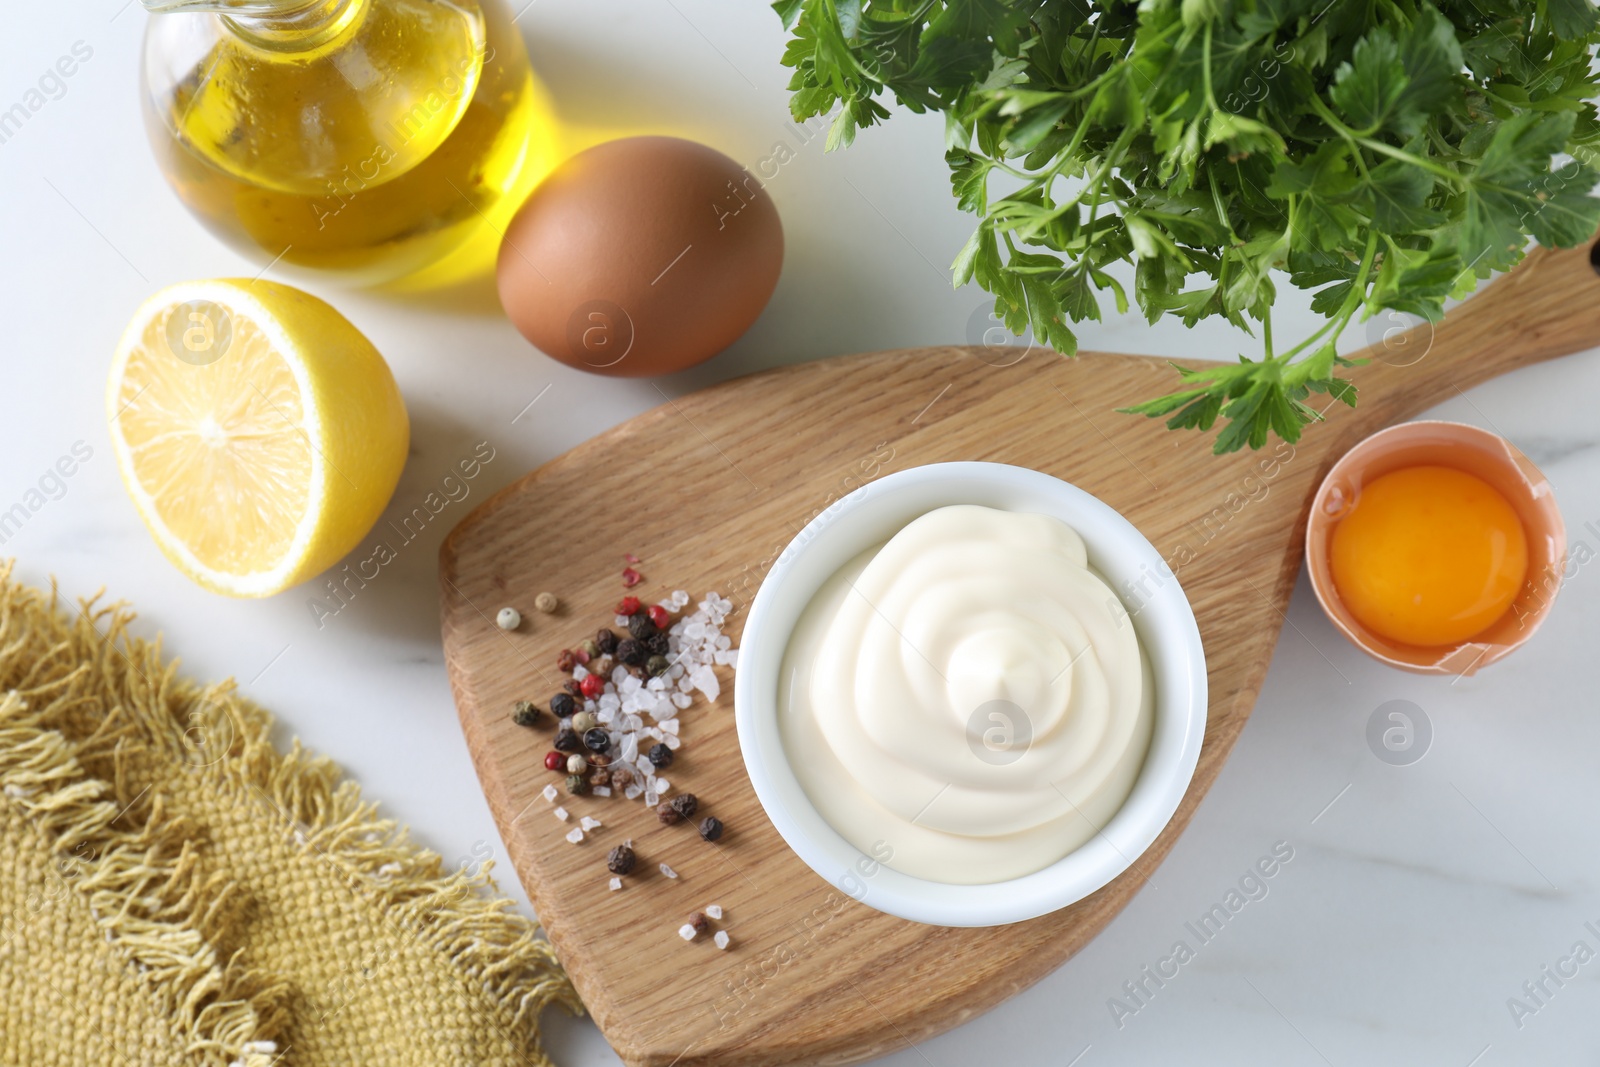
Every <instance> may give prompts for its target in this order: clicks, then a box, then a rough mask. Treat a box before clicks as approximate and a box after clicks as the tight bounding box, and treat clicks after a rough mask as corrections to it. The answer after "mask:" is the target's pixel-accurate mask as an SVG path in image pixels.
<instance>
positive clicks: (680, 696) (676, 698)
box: [672, 693, 694, 709]
mask: <svg viewBox="0 0 1600 1067" xmlns="http://www.w3.org/2000/svg"><path fill="white" fill-rule="evenodd" d="M692 703H694V701H693V700H691V699H690V697H689V694H688V693H673V694H672V706H673V707H675V708H680V709H681V708H686V707H688V706H689V705H690V704H692Z"/></svg>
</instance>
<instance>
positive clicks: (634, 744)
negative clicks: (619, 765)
mask: <svg viewBox="0 0 1600 1067" xmlns="http://www.w3.org/2000/svg"><path fill="white" fill-rule="evenodd" d="M638 758H639V740H638V738H636V737H634V736H633V734H632V733H625V734H623V735H622V762H624V763H632V762H633V761H634V760H636V759H638Z"/></svg>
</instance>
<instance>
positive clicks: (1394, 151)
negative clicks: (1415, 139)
mask: <svg viewBox="0 0 1600 1067" xmlns="http://www.w3.org/2000/svg"><path fill="white" fill-rule="evenodd" d="M1355 140H1356V143H1357V144H1359V145H1361V146H1362V147H1364V148H1370V149H1372V150H1373V151H1374V152H1377V153H1379V154H1381V155H1385V156H1389V157H1390V158H1392V159H1398V160H1400V161H1401V162H1403V163H1409V164H1411V165H1412V166H1413V167H1421V168H1422V169H1423V170H1425V171H1429V172H1430V173H1433V174H1437V175H1438V176H1439V177H1441V178H1443V179H1444V180H1445V181H1448V182H1450V183H1452V184H1454V185H1463V184H1465V179H1464V178H1463V176H1462V175H1460V174H1458V173H1456V172H1455V171H1453V170H1451V169H1450V168H1449V167H1446V166H1443V165H1441V164H1438V163H1435V162H1434V161H1433V160H1431V159H1425V158H1423V157H1422V156H1418V155H1413V154H1412V153H1410V152H1407V151H1404V150H1403V149H1399V148H1395V147H1394V146H1392V145H1386V144H1384V143H1383V142H1382V141H1375V140H1373V139H1372V138H1371V137H1357V138H1356V139H1355Z"/></svg>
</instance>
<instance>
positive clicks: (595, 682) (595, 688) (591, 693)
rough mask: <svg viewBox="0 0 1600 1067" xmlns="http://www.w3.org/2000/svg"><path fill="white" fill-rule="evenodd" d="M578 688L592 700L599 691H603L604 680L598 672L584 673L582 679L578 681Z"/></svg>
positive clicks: (604, 686) (604, 687)
mask: <svg viewBox="0 0 1600 1067" xmlns="http://www.w3.org/2000/svg"><path fill="white" fill-rule="evenodd" d="M578 688H579V689H581V690H583V695H584V696H586V697H588V698H589V699H590V700H594V699H595V698H596V697H598V696H599V695H600V694H601V693H603V692H605V689H606V680H605V679H604V678H602V677H600V676H599V675H598V674H590V675H586V676H585V677H584V679H583V681H581V682H579V683H578Z"/></svg>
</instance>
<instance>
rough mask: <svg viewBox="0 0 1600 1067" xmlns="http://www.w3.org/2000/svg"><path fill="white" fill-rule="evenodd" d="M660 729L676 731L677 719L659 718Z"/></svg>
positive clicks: (671, 732) (670, 731)
mask: <svg viewBox="0 0 1600 1067" xmlns="http://www.w3.org/2000/svg"><path fill="white" fill-rule="evenodd" d="M661 729H662V730H664V731H666V732H667V733H669V734H675V733H677V732H678V720H677V719H662V720H661Z"/></svg>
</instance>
